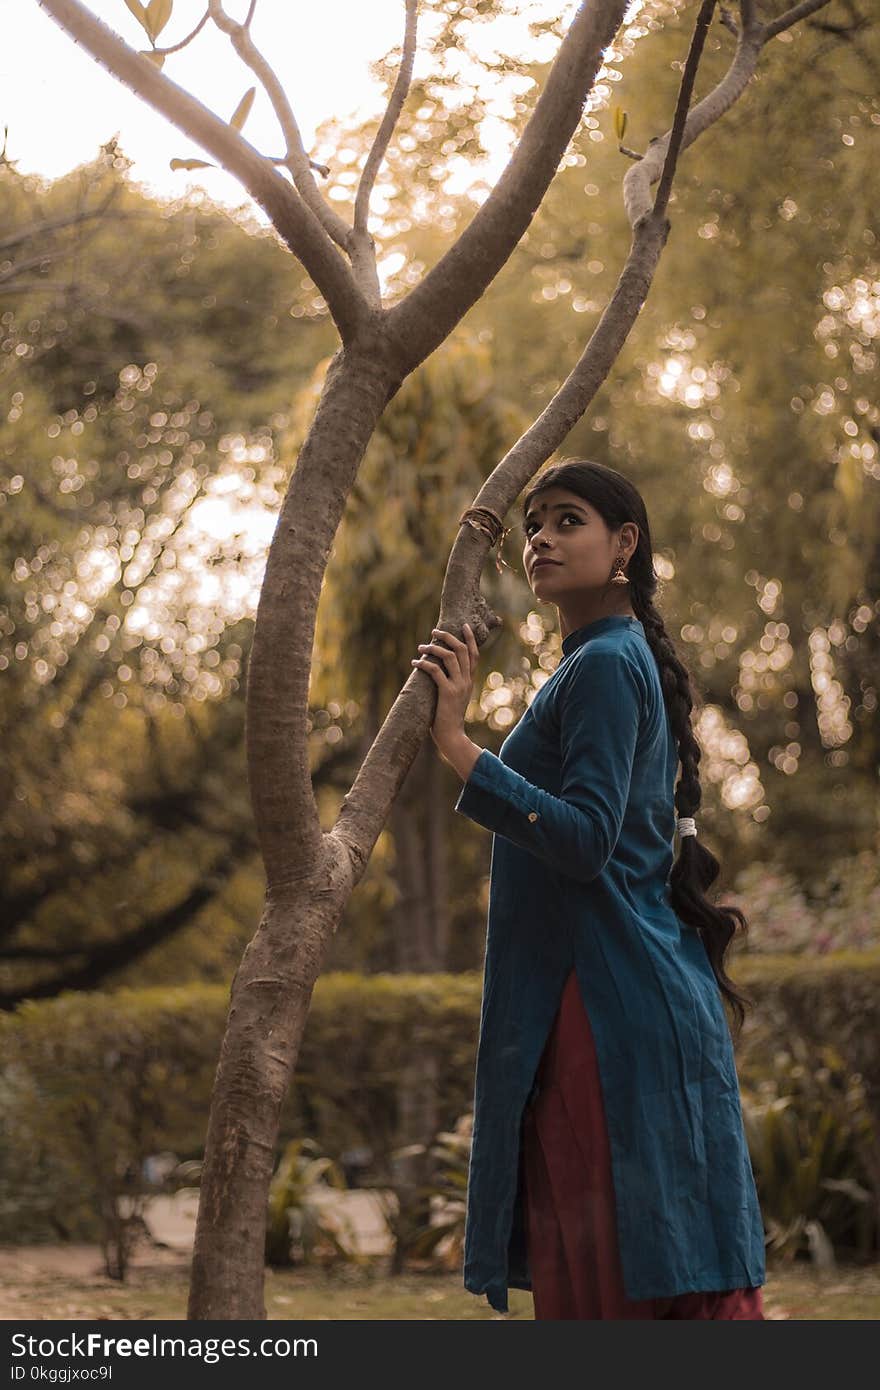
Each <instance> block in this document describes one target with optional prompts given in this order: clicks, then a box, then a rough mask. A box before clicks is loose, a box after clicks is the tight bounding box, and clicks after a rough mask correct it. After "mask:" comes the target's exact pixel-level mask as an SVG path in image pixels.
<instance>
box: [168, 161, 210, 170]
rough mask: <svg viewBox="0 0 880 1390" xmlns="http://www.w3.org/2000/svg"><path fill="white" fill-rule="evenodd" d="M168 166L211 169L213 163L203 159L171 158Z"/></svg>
mask: <svg viewBox="0 0 880 1390" xmlns="http://www.w3.org/2000/svg"><path fill="white" fill-rule="evenodd" d="M170 167H171V168H172V169H213V168H214V165H213V164H209V163H208V162H207V160H204V159H172V160H171V161H170Z"/></svg>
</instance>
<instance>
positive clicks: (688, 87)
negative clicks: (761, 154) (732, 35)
mask: <svg viewBox="0 0 880 1390" xmlns="http://www.w3.org/2000/svg"><path fill="white" fill-rule="evenodd" d="M742 3H743V21H744V26H743V27H746V26H745V16H746V7H747V6H748V7H749V8H751V0H742ZM716 4H717V0H703V3H702V5H701V6H700V13H699V14H698V15H697V22H696V24H695V26H694V32H693V37H692V38H691V46H690V48H689V49H688V56H687V59H686V61H685V65H684V73H683V75H682V79H681V86H680V87H679V89H678V102H677V104H676V107H675V116H674V118H673V121H672V132H671V134H670V137H669V147H668V149H667V151H666V159H665V161H664V163H663V173H662V174H661V175H660V187H659V188H658V189H657V196H656V198H655V199H654V216H655V217H662V216H663V215H664V214H665V212H666V205H667V203H668V202H669V194H670V192H671V189H672V180H673V178H674V177H675V166H676V164H677V162H678V153H679V150H680V149H681V141H682V136H683V135H684V127H685V123H686V121H687V114H688V109H689V108H690V104H691V97H692V96H693V92H694V82H695V80H696V76H697V68H698V67H699V65H700V58H701V57H702V53H703V45H704V44H705V42H706V33H707V31H708V28H709V25H710V23H711V22H712V12H713V10H714V9H715V5H716Z"/></svg>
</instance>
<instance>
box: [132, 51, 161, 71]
mask: <svg viewBox="0 0 880 1390" xmlns="http://www.w3.org/2000/svg"><path fill="white" fill-rule="evenodd" d="M138 51H139V53H140V55H141V57H142V58H149V60H150V62H151V63H155V64H156V67H157V68H161V66H162V64H163V63H164V62H165V54H164V53H157V52H156V50H155V48H141V49H139V50H138Z"/></svg>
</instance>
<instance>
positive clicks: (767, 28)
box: [761, 0, 828, 44]
mask: <svg viewBox="0 0 880 1390" xmlns="http://www.w3.org/2000/svg"><path fill="white" fill-rule="evenodd" d="M827 4H828V0H802V3H801V4H800V5H795V6H794V7H793V8H792V9H790V10H786V12H785V14H781V15H780V16H779V18H778V19H773V20H770V21H769V23H767V24H765V25H764V26H763V27H762V29H761V42H762V44H764V43H768V42H769V40H770V39H775V38H776V35H777V34H781V33H782V31H783V30H784V29H790V28H791V26H792V25H793V24H797V22H798V20H799V19H807V18H808V17H809V16H810V15H811V14H815V13H816V11H817V10H821V9H824V7H825V6H826V5H827Z"/></svg>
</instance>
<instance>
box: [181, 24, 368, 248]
mask: <svg viewBox="0 0 880 1390" xmlns="http://www.w3.org/2000/svg"><path fill="white" fill-rule="evenodd" d="M208 7H209V9H210V12H211V18H212V19H213V21H214V23H215V24H216V25H217V28H218V29H222V31H223V33H224V34H228V36H229V38H230V39H231V41H232V46H233V48H234V49H235V51H236V53H237V54H238V56H239V58H240V59H241V61H242V62H243V63H244V64H245V65H246V66H247V67H249V68H250V70H251V72H252V73H253V74H254V76H255V77H256V78H257V79H258V80H259V81H260V82H261V83H262V86H263V89H264V91H265V93H266V95H267V96H268V98H269V100H270V102H271V103H272V110H273V111H274V112H275V115H276V116H277V118H278V124H279V125H280V126H281V133H282V134H283V136H284V143H285V144H286V146H287V154H286V156H285V163H286V165H287V168H288V169H289V170H290V173H291V176H292V178H293V182H294V183H295V185H296V187H297V190H298V191H299V193H300V195H301V197H302V200H303V202H304V203H306V204H307V206H308V207H309V208H311V210H312V212H313V213H314V214H315V216H316V217H317V219H318V221H319V222H320V223H321V225H322V227H323V228H324V230H325V231H326V232H327V233H328V234H329V235H330V236H331V237H332V238H333V240H334V241H335V242H336V244H337V246H341V247H342V248H343V249H344V250H346V251H347V250H348V242H349V237H350V236H351V228H350V227H349V225H348V223H347V222H346V221H344V219H343V218H341V217H340V216H339V213H338V212H334V211H333V209H332V208H331V207H329V206H328V204H327V203H326V202H325V200H324V196H323V194H322V193H321V191H320V189H319V188H318V185H317V184H316V183H315V180H314V179H313V178H312V171H311V168H310V161H309V157H308V155H307V154H306V151H305V147H304V145H303V142H302V136H301V134H300V129H299V125H298V124H297V120H296V117H295V116H294V114H293V108H292V107H291V105H290V102H289V101H288V100H287V93H286V92H285V90H284V88H283V87H282V85H281V83H280V82H279V80H278V77H277V74H276V73H275V71H274V69H273V68H272V67H271V65H270V64H269V63H268V62H267V61H266V59H265V58H264V57H263V55H262V53H261V52H260V51H259V49H258V48H257V47H256V45H255V43H254V41H253V39H252V38H251V36H250V32H249V30H248V28H247V26H246V25H244V24H239V23H238V21H237V20H234V19H230V18H229V15H228V14H226V12H225V10H224V9H223V6H222V4H221V3H220V0H208Z"/></svg>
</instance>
